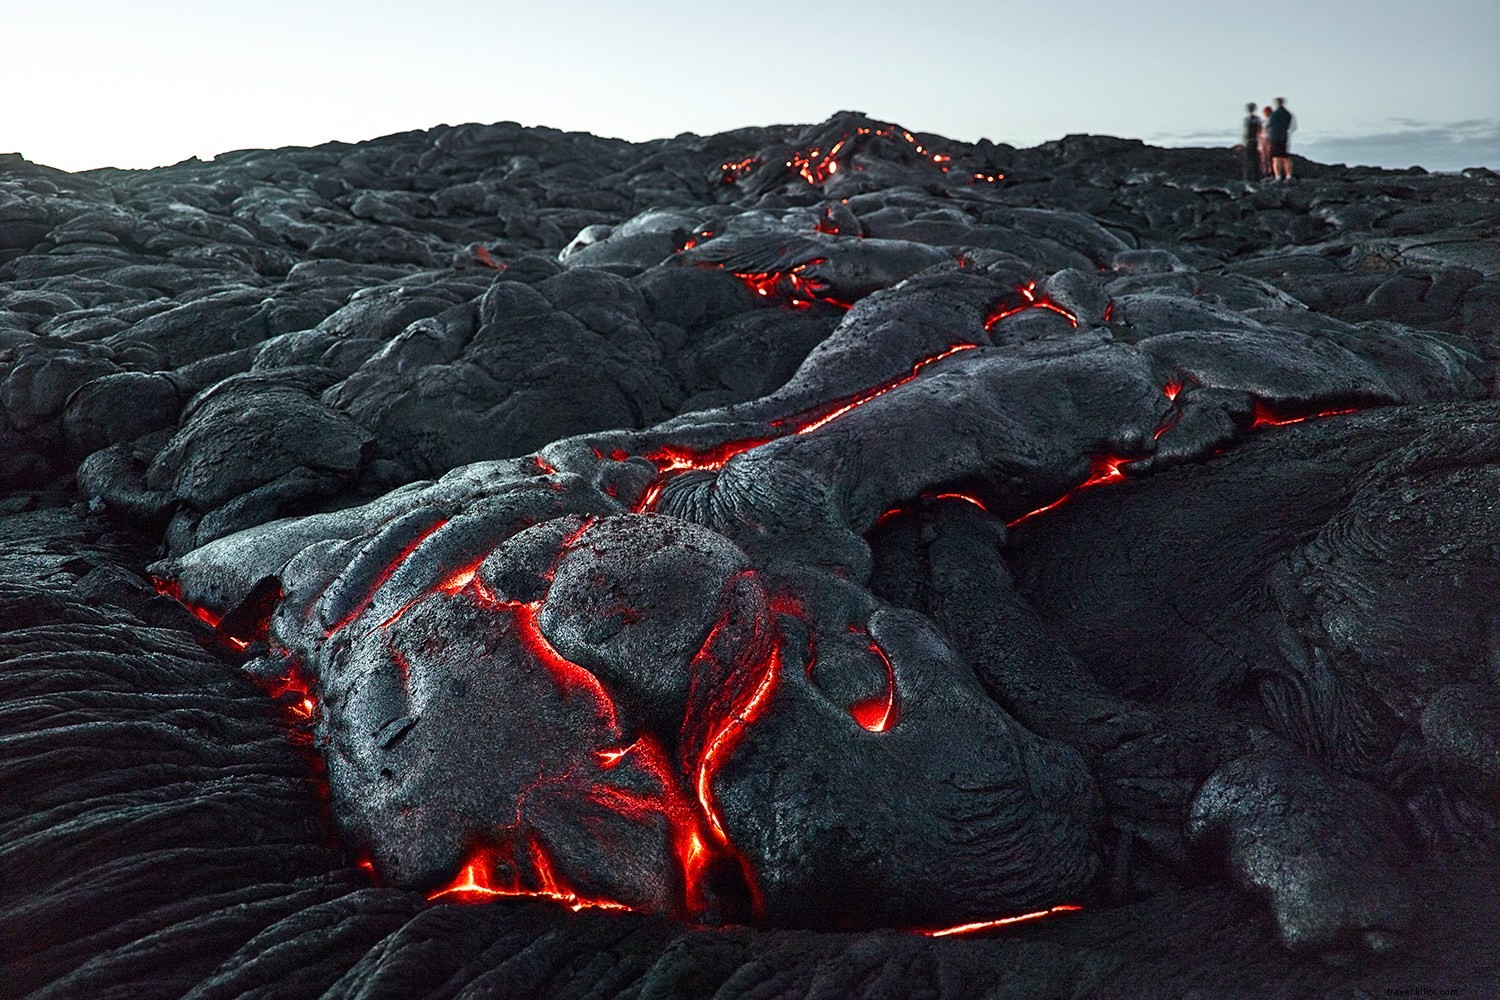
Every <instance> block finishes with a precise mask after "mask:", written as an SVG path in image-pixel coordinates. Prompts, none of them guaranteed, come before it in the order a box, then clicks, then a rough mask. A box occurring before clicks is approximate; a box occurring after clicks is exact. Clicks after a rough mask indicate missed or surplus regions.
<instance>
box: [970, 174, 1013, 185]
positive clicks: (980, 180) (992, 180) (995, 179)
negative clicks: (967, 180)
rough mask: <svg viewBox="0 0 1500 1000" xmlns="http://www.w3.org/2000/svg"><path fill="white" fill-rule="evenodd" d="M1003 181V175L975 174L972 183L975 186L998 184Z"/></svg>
mask: <svg viewBox="0 0 1500 1000" xmlns="http://www.w3.org/2000/svg"><path fill="white" fill-rule="evenodd" d="M1003 180H1005V175H1004V174H984V173H976V174H975V175H974V177H973V182H974V183H975V184H998V183H999V182H1000V181H1003Z"/></svg>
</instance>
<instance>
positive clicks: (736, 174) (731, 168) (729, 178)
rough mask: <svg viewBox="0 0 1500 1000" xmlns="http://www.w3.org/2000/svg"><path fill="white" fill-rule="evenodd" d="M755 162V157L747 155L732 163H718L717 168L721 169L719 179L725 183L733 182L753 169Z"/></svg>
mask: <svg viewBox="0 0 1500 1000" xmlns="http://www.w3.org/2000/svg"><path fill="white" fill-rule="evenodd" d="M756 162H757V160H756V159H755V157H753V156H747V157H745V158H744V159H743V160H738V161H736V162H734V163H722V164H720V165H719V170H720V171H721V174H720V179H721V180H722V181H723V182H724V183H725V184H733V183H734V182H735V181H737V180H739V179H740V178H741V177H743V176H745V175H746V174H748V173H749V172H750V171H751V170H753V169H754V168H755V164H756Z"/></svg>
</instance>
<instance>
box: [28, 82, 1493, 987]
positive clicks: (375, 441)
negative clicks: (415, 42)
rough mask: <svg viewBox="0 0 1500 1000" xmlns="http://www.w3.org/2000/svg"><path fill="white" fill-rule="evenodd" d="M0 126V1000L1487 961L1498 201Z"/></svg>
mask: <svg viewBox="0 0 1500 1000" xmlns="http://www.w3.org/2000/svg"><path fill="white" fill-rule="evenodd" d="M1238 169H1239V164H1238V161H1237V160H1236V159H1235V157H1234V155H1233V154H1232V153H1230V152H1228V151H1217V150H1164V149H1154V148H1152V147H1148V146H1145V145H1143V144H1141V143H1138V142H1133V141H1127V140H1119V139H1110V138H1106V137H1093V136H1069V137H1067V138H1065V139H1062V140H1059V141H1057V142H1053V143H1048V144H1046V145H1044V146H1040V147H1037V148H1035V149H1024V150H1023V149H1015V148H1012V147H1009V146H1004V145H995V144H992V143H989V142H981V143H980V144H977V145H971V144H966V143H958V142H953V141H950V140H947V139H944V138H942V137H939V136H930V135H925V134H918V133H913V132H910V131H908V130H906V129H904V128H902V127H901V126H899V125H894V124H891V123H886V122H879V121H875V120H872V119H869V118H867V117H865V116H863V115H860V114H857V113H852V112H846V113H842V114H840V115H838V116H835V117H834V118H832V119H830V120H829V121H827V122H824V123H822V124H820V125H815V126H805V127H803V126H796V127H793V126H781V127H772V128H756V129H743V130H739V131H735V132H728V133H723V134H720V135H715V136H709V137H700V136H693V135H682V136H678V137H677V138H674V139H670V140H660V141H656V142H651V143H644V144H631V143H625V142H621V141H616V140H607V139H600V138H596V137H594V136H590V135H584V134H576V133H561V132H557V131H553V130H549V129H529V128H522V127H520V126H518V125H515V124H512V123H502V124H498V125H487V126H480V125H464V126H459V127H448V126H442V127H439V128H436V129H432V130H428V131H425V132H412V133H404V134H400V135H395V136H389V137H386V138H382V139H376V140H372V141H369V142H364V143H358V144H343V143H330V144H327V145H324V146H319V147H315V148H311V149H283V150H271V151H262V150H246V151H240V152H235V153H228V154H224V155H222V156H220V157H218V158H216V159H215V160H214V161H212V162H209V163H200V162H197V161H189V162H186V163H182V164H177V165H175V166H172V167H165V168H160V169H157V170H151V171H117V170H98V171H90V172H86V173H81V174H67V173H63V172H60V171H55V170H52V169H49V168H46V167H42V166H37V165H34V164H31V163H29V162H27V161H25V160H23V159H21V158H20V157H18V156H8V157H0V447H3V449H4V455H5V458H6V461H5V462H4V464H3V466H0V486H3V489H4V493H3V494H0V540H3V545H0V664H3V666H4V669H3V670H0V718H3V720H4V722H3V724H0V744H3V745H4V748H5V750H4V753H3V755H0V772H3V774H4V776H5V785H4V788H5V791H6V796H5V801H6V804H5V805H4V806H3V814H0V962H3V972H0V993H4V994H5V995H7V996H9V995H16V996H37V997H73V996H90V997H107V996H122V997H124V996H130V997H138V996H158V995H159V996H191V997H195V998H200V1000H207V998H215V997H239V996H267V997H270V996H277V997H282V996H309V997H316V996H327V997H344V996H348V997H354V996H361V997H366V996H368V997H374V996H428V995H431V996H466V997H469V996H472V997H478V996H495V995H514V994H518V993H523V992H524V993H526V994H527V995H553V994H557V995H590V996H614V995H620V996H684V997H696V996H721V997H736V996H743V995H755V996H766V997H771V996H802V995H807V994H809V993H814V992H816V993H818V994H819V995H824V994H827V995H852V996H871V997H874V996H911V995H926V996H942V997H949V996H952V997H967V996H976V997H977V996H1010V995H1015V996H1032V995H1066V996H1075V995H1091V996H1109V995H1118V996H1156V995H1162V996H1167V995H1171V996H1179V995H1185V994H1187V993H1189V992H1191V991H1193V990H1200V991H1205V995H1207V994H1208V993H1213V994H1214V995H1236V994H1238V995H1252V994H1253V995H1286V996H1302V995H1308V994H1330V993H1337V994H1349V993H1358V992H1359V991H1364V992H1367V993H1371V994H1378V993H1381V992H1382V991H1384V990H1385V989H1386V988H1387V987H1389V986H1392V985H1400V986H1406V985H1414V986H1415V985H1420V986H1424V987H1433V988H1437V987H1452V988H1460V989H1468V990H1476V989H1485V988H1488V989H1494V988H1495V987H1496V986H1497V985H1500V949H1497V947H1496V946H1497V944H1500V883H1497V881H1496V875H1497V868H1500V743H1497V735H1496V734H1497V733H1500V612H1497V610H1496V609H1497V608H1500V542H1497V541H1496V539H1500V400H1497V380H1496V362H1497V359H1500V249H1497V247H1500V178H1497V177H1496V176H1495V175H1494V174H1492V173H1490V172H1489V171H1485V170H1471V171H1466V172H1464V174H1462V175H1455V176H1438V175H1429V174H1425V173H1422V172H1420V171H1417V170H1413V171H1402V172H1398V171H1382V170H1374V169H1364V168H1360V169H1346V168H1333V167H1326V166H1322V165H1319V164H1313V163H1301V162H1299V163H1298V165H1297V173H1298V176H1299V181H1298V183H1297V184H1295V185H1284V186H1275V187H1265V188H1250V187H1247V186H1246V185H1245V184H1244V183H1243V182H1240V181H1238V180H1235V179H1234V178H1235V176H1236V175H1237V173H1238Z"/></svg>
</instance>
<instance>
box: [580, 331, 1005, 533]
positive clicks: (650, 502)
mask: <svg viewBox="0 0 1500 1000" xmlns="http://www.w3.org/2000/svg"><path fill="white" fill-rule="evenodd" d="M978 346H979V345H978V344H954V345H953V346H951V347H949V348H948V349H947V350H945V351H943V352H942V353H940V354H935V355H933V356H932V357H929V358H923V359H922V360H921V361H918V362H917V363H916V364H914V365H912V369H911V372H910V373H909V374H907V375H903V376H901V377H900V378H898V379H895V380H893V381H891V382H887V383H886V384H885V385H881V386H876V387H875V388H874V389H869V390H867V391H865V392H862V393H860V394H859V395H857V396H855V397H853V398H852V399H849V400H846V401H844V402H842V403H839V404H838V405H837V406H835V407H834V409H832V410H830V411H829V412H827V413H825V414H823V415H821V416H816V417H813V416H806V415H805V416H803V417H802V418H800V422H799V419H798V418H791V417H787V418H779V419H776V420H773V421H771V427H772V428H774V429H775V430H776V431H777V432H778V433H777V436H776V437H770V438H746V439H742V440H739V441H729V442H725V443H724V444H720V445H716V446H715V447H713V448H709V449H705V450H703V451H694V450H693V449H691V448H685V447H681V446H678V445H664V446H663V447H661V448H658V449H657V450H656V451H654V452H651V453H649V454H647V455H643V456H642V457H643V458H645V459H646V460H647V461H649V462H650V463H651V464H653V465H655V466H656V469H657V472H658V476H657V478H656V481H655V482H653V483H652V484H651V485H650V487H648V488H647V490H646V492H645V494H644V495H643V496H642V497H641V499H640V500H639V501H637V502H636V504H635V506H634V507H633V508H632V509H633V510H634V511H635V512H636V513H638V514H640V513H645V512H648V511H653V510H655V509H656V504H657V501H659V500H660V499H661V491H662V488H663V487H664V486H665V485H666V484H667V482H668V481H669V480H670V479H672V478H673V477H674V476H676V475H678V474H680V473H683V472H687V471H689V470H698V471H704V472H717V471H718V470H719V469H722V468H723V467H724V465H725V464H726V463H728V461H729V460H730V459H732V458H734V457H735V456H736V455H740V454H743V453H745V452H747V451H752V450H754V449H756V448H759V447H760V446H761V445H763V444H768V443H769V442H771V441H774V440H776V439H777V438H779V437H785V436H788V435H799V434H811V433H813V432H814V431H817V430H820V429H821V428H823V427H826V426H828V425H829V424H830V423H832V422H833V421H835V420H837V419H838V418H839V417H842V416H845V415H846V414H848V413H851V412H853V411H854V410H856V409H858V408H859V407H861V406H863V405H865V404H866V403H868V402H870V401H871V400H873V399H878V398H879V397H881V396H883V395H885V394H886V393H888V392H890V391H891V390H892V389H895V388H898V387H900V386H903V385H905V384H906V383H908V382H910V381H911V380H912V379H914V378H916V377H917V376H918V375H920V374H921V373H922V370H923V369H924V368H926V367H927V366H928V365H930V364H933V363H935V362H938V361H941V360H943V359H944V358H947V357H951V356H952V355H954V354H957V353H959V352H960V351H969V350H973V349H974V348H976V347H978ZM787 428H790V430H788V429H787ZM594 454H595V455H596V456H597V457H599V458H603V457H604V453H603V452H601V451H599V450H598V449H597V448H595V449H594ZM609 457H610V458H611V459H613V460H614V461H617V462H623V461H625V460H626V459H628V458H630V455H629V454H628V453H626V452H625V451H622V450H619V449H616V450H615V451H613V452H611V454H610V456H609ZM976 502H977V501H976Z"/></svg>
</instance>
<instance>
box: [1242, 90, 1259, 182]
mask: <svg viewBox="0 0 1500 1000" xmlns="http://www.w3.org/2000/svg"><path fill="white" fill-rule="evenodd" d="M1245 110H1246V111H1247V112H1249V113H1248V114H1247V115H1246V116H1245V148H1244V155H1245V180H1247V181H1258V180H1260V178H1261V166H1260V119H1259V118H1257V117H1256V115H1255V104H1254V103H1250V104H1247V105H1245Z"/></svg>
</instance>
